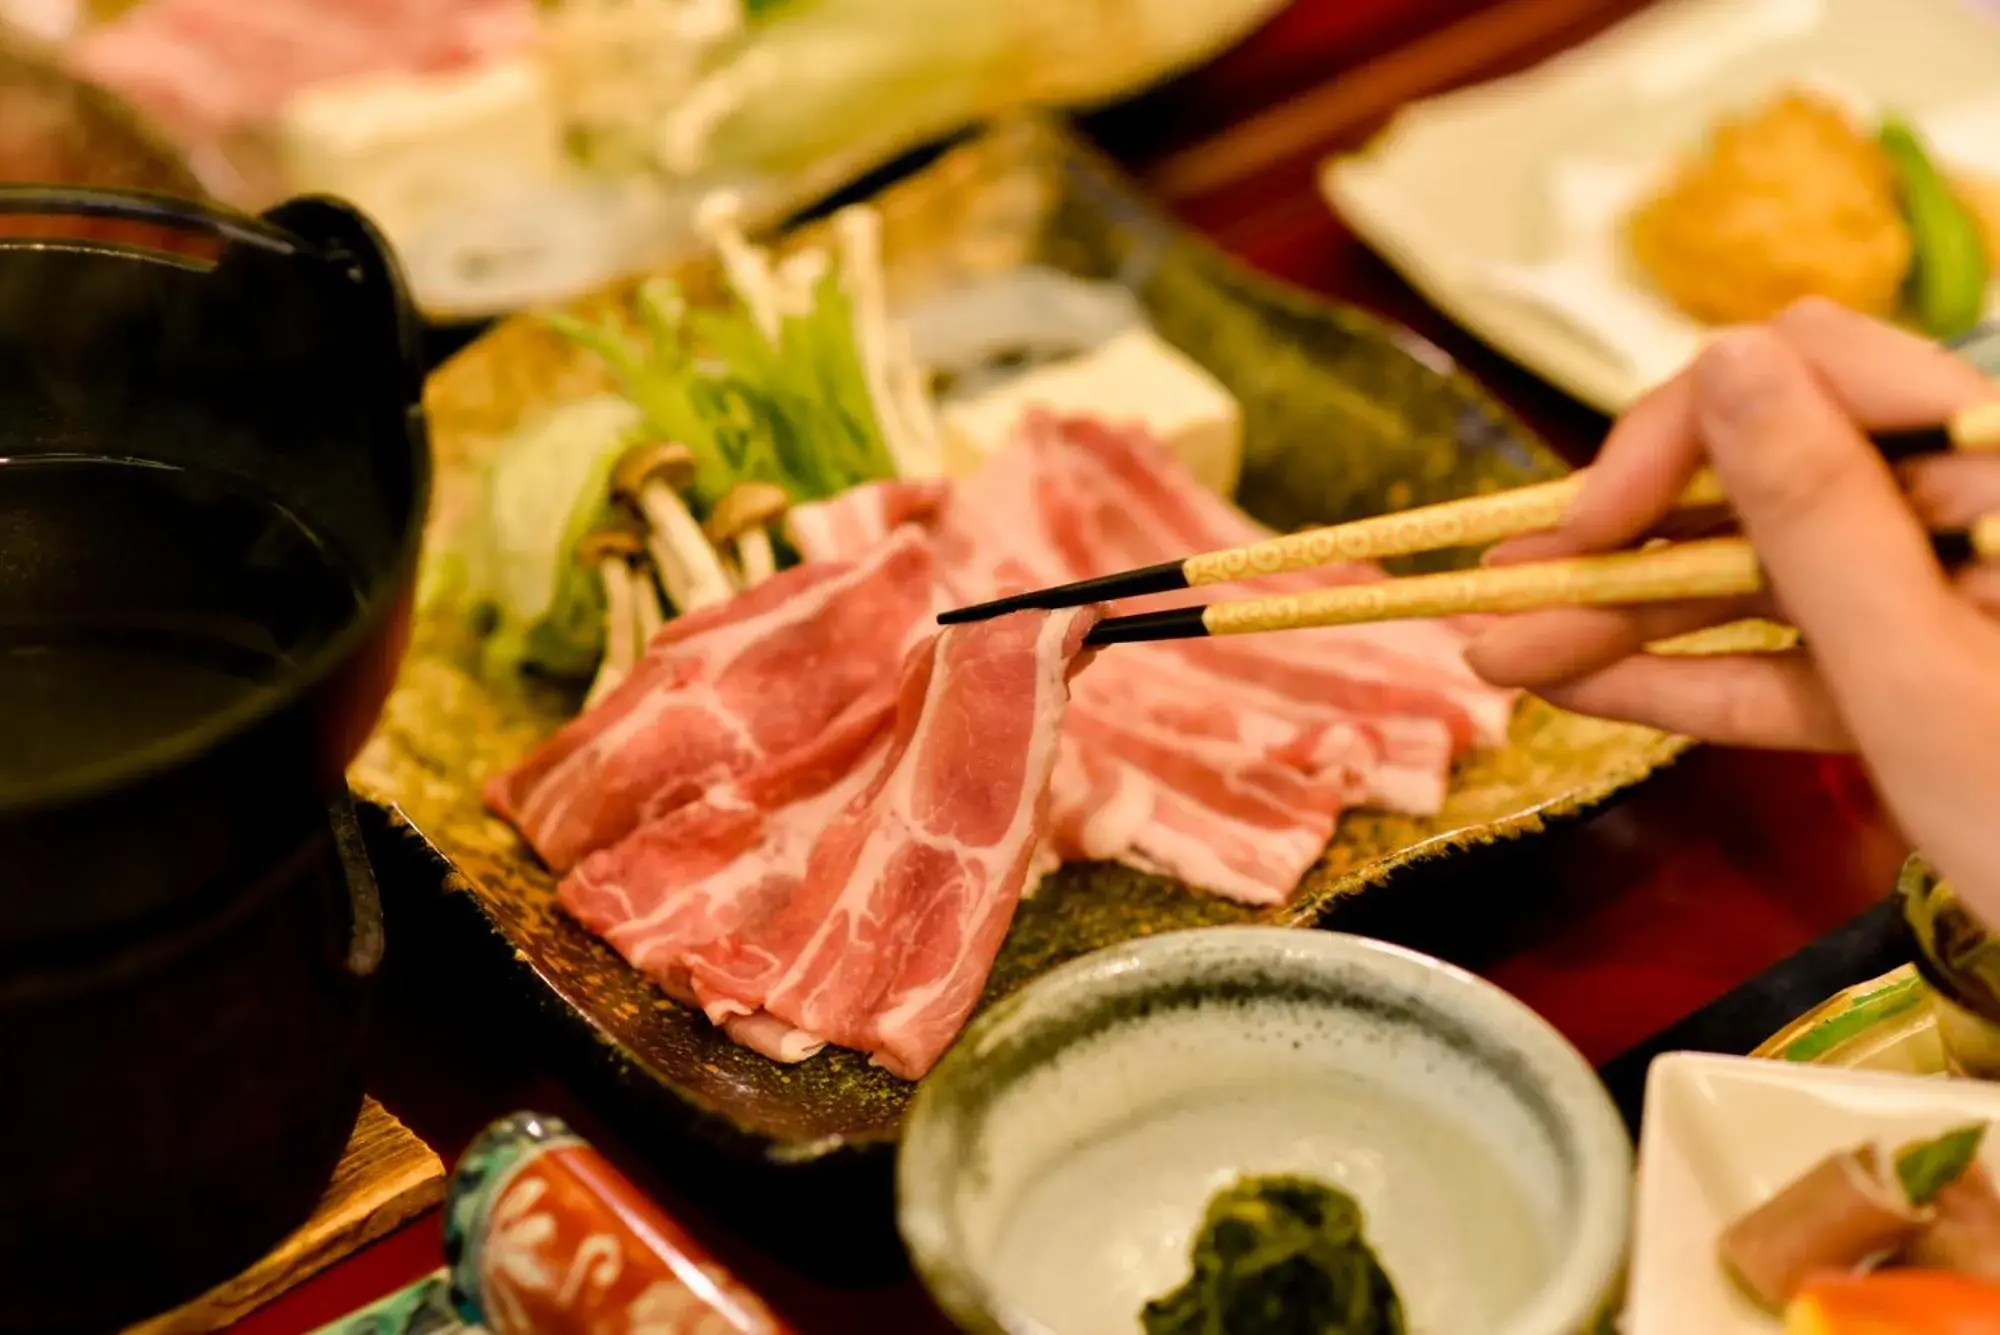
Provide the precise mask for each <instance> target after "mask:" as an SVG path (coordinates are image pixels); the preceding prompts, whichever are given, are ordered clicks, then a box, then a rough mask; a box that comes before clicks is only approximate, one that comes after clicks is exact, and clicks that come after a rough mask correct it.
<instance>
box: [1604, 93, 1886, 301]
mask: <svg viewBox="0 0 2000 1335" xmlns="http://www.w3.org/2000/svg"><path fill="white" fill-rule="evenodd" d="M1629 240H1630V243H1631V247H1632V253H1633V255H1634V257H1635V258H1636V259H1637V260H1638V261H1639V264H1640V265H1641V266H1642V267H1643V268H1644V269H1645V271H1646V273H1647V274H1648V275H1649V276H1650V277H1651V278H1652V280H1653V281H1654V282H1655V283H1656V284H1658V285H1659V287H1660V289H1661V290H1662V291H1663V292H1665V293H1666V294H1667V296H1668V297H1670V298H1672V300H1673V301H1674V303H1675V304H1676V305H1678V306H1680V307H1681V308H1682V309H1683V310H1685V311H1687V312H1688V313H1689V314H1690V315H1694V316H1697V317H1698V318H1700V319H1703V320H1707V321H1710V322H1713V323H1717V324H1730V323H1736V322H1740V321H1752V320H1762V319H1766V318H1768V317H1770V316H1772V315H1775V314H1776V313H1777V312H1778V311H1780V310H1782V309H1784V307H1785V306H1786V305H1788V304H1789V303H1791V302H1792V301H1795V300H1797V299H1798V298H1800V297H1805V296H1822V297H1828V298H1831V299H1832V300H1834V301H1837V302H1840V303H1841V304H1842V305H1845V306H1850V307H1853V308H1854V309H1855V310H1858V311H1863V312H1866V313H1868V314H1870V315H1888V314H1890V313H1891V312H1893V311H1894V309H1895V307H1896V300H1897V294H1898V289H1899V287H1900V286H1901V284H1902V281H1903V276H1904V274H1905V272H1906V271H1907V270H1908V269H1909V265H1910V236H1909V230H1908V228H1907V227H1906V225H1905V224H1904V222H1903V216H1902V212H1901V210H1900V208H1899V207H1898V205H1897V201H1896V189H1895V180H1894V177H1893V175H1892V171H1891V167H1890V164H1889V162H1888V160H1887V158H1886V157H1885V155H1884V154H1883V153H1882V151H1881V150H1880V149H1879V148H1878V147H1877V146H1876V144H1875V142H1874V140H1873V139H1871V138H1869V137H1868V136H1867V135H1866V134H1865V133H1863V132H1862V131H1861V130H1860V129H1858V128H1857V127H1856V126H1855V125H1854V124H1853V123H1852V122H1851V121H1850V120H1849V119H1848V117H1847V114H1846V112H1844V111H1843V110H1842V109H1841V108H1840V107H1839V106H1837V105H1835V104H1833V103H1831V102H1829V101H1827V100H1826V99H1825V98H1822V97H1819V96H1816V95H1814V94H1811V93H1806V92H1799V91H1791V92H1787V93H1785V94H1783V95H1782V96H1780V97H1779V98H1778V99H1777V100H1775V101H1773V102H1771V103H1770V104H1768V105H1767V106H1765V107H1764V108H1762V109H1761V110H1759V111H1756V112H1754V113H1752V114H1750V115H1748V116H1745V117H1742V118H1738V119H1730V120H1725V121H1723V122H1722V123H1720V124H1719V125H1717V126H1716V128H1715V131H1714V133H1713V135H1712V136H1711V137H1710V140H1709V143H1708V145H1707V146H1706V149H1705V150H1704V151H1703V152H1702V153H1700V154H1698V155H1697V156H1695V157H1693V158H1691V159H1689V160H1687V161H1686V162H1684V163H1683V164H1681V166H1680V169H1679V170H1678V171H1677V172H1676V173H1675V176H1674V178H1673V179H1672V180H1671V181H1670V182H1669V183H1668V184H1667V186H1666V188H1665V189H1664V190H1662V191H1661V192H1660V193H1659V194H1658V195H1656V196H1654V197H1653V198H1652V199H1650V200H1648V201H1647V202H1646V203H1644V204H1642V205H1641V206H1640V207H1639V208H1638V209H1637V210H1636V211H1635V212H1634V213H1633V215H1632V217H1631V219H1630V222H1629Z"/></svg>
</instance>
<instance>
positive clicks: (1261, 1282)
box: [1140, 1177, 1404, 1335]
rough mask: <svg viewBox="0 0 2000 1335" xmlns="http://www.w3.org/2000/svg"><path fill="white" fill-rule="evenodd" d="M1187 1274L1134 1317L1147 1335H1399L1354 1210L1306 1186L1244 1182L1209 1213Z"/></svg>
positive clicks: (1395, 1302) (1396, 1306)
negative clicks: (1179, 1285) (1189, 1273)
mask: <svg viewBox="0 0 2000 1335" xmlns="http://www.w3.org/2000/svg"><path fill="white" fill-rule="evenodd" d="M1193 1261H1194V1273H1193V1275H1191V1276H1190V1277H1189V1279H1188V1281H1187V1283H1185V1284H1183V1285H1182V1286H1181V1287H1180V1288H1178V1289H1176V1290H1175V1291H1174V1292H1172V1293H1170V1294H1167V1295H1165V1296H1163V1297H1160V1298H1156V1299H1154V1300H1153V1301H1152V1302H1150V1303H1148V1304H1147V1305H1146V1308H1145V1310H1144V1311H1143V1312H1142V1313H1141V1314H1140V1322H1141V1324H1142V1325H1143V1326H1144V1327H1145V1330H1146V1335H1402V1333H1403V1330H1404V1325H1403V1307H1402V1302H1401V1300H1400V1299H1398V1298H1397V1296H1396V1289H1395V1286H1394V1285H1393V1284H1391V1283H1390V1281H1389V1276H1388V1274H1387V1273H1386V1272H1385V1271H1384V1270H1383V1269H1382V1266H1381V1264H1380V1263H1379V1262H1378V1261H1377V1260H1376V1259H1375V1254H1374V1252H1372V1251H1370V1250H1369V1247H1368V1243H1367V1241H1366V1239H1365V1238H1364V1237H1363V1236H1362V1219H1361V1207H1360V1206H1359V1205H1357V1204H1356V1203H1355V1201H1354V1198H1353V1197H1351V1196H1349V1195H1348V1194H1347V1193H1346V1192H1343V1191H1340V1190H1338V1189H1336V1188H1334V1187H1329V1186H1325V1185H1323V1184H1321V1183H1318V1182H1314V1181H1311V1180H1310V1179H1307V1178H1298V1177H1253V1178H1245V1179H1243V1180H1242V1181H1240V1182H1238V1183H1236V1184H1235V1185H1234V1186H1232V1187H1229V1188H1228V1189H1227V1190H1224V1191H1222V1192H1220V1193H1218V1194H1217V1195H1216V1197H1215V1198H1214V1199H1213V1200H1211V1201H1210V1202H1209V1204H1208V1211H1207V1213H1206V1215H1205V1216H1204V1217H1203V1219H1202V1224H1201V1230H1200V1232H1199V1233H1198V1234H1197V1236H1196V1238H1195V1244H1194V1255H1193Z"/></svg>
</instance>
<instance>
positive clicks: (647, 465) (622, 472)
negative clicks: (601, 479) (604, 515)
mask: <svg viewBox="0 0 2000 1335" xmlns="http://www.w3.org/2000/svg"><path fill="white" fill-rule="evenodd" d="M656 479H657V480H658V481H661V482H664V483H666V484H667V485H668V486H669V487H672V488H673V489H674V490H675V491H684V490H686V489H687V486H688V484H689V483H691V482H693V481H694V451H693V450H691V449H689V448H688V447H687V446H685V445H683V444H681V443H680V442H679V441H677V440H648V441H641V442H640V443H639V444H637V445H634V446H632V447H631V448H630V449H628V450H626V451H625V453H623V454H621V455H619V456H618V463H617V466H616V467H614V468H613V469H612V470H611V490H612V491H613V492H614V493H616V494H617V495H620V496H633V497H636V496H637V495H638V494H639V492H640V490H641V489H642V488H644V487H645V485H646V484H647V483H648V482H652V481H654V480H656Z"/></svg>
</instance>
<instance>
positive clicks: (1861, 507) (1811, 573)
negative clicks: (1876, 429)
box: [1693, 328, 1963, 697]
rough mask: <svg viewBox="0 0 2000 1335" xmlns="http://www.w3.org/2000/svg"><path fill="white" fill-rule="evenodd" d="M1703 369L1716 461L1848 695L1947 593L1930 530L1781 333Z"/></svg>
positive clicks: (1715, 350)
mask: <svg viewBox="0 0 2000 1335" xmlns="http://www.w3.org/2000/svg"><path fill="white" fill-rule="evenodd" d="M1890 369H1891V371H1894V370H1896V369H1899V368H1897V367H1896V366H1893V365H1892V367H1891V368H1890ZM1694 370H1695V375H1694V378H1693V384H1694V387H1695V414H1696V417H1697V418H1698V421H1699V434H1700V437H1701V439H1702V440H1703V441H1704V442H1705V443H1706V445H1707V447H1708V454H1709V458H1710V460H1711V462H1712V463H1713V464H1714V467H1715V471H1716V472H1717V473H1718V474H1719V475H1720V476H1721V478H1722V483H1723V486H1724V488H1725V489H1726V490H1727V491H1728V494H1729V497H1730V500H1731V501H1732V503H1733V504H1734V506H1735V508H1736V513H1737V516H1738V518H1740V519H1741V521H1742V523H1743V528H1744V532H1745V533H1746V534H1747V536H1748V537H1749V538H1750V540H1751V541H1752V542H1753V543H1755V544H1756V547H1757V555H1758V558H1759V560H1760V561H1761V562H1762V563H1763V565H1764V568H1765V571H1766V573H1767V575H1768V577H1769V579H1770V581H1771V584H1772V586H1773V587H1774V588H1775V589H1776V590H1777V591H1778V592H1779V593H1780V594H1781V595H1782V597H1783V599H1784V602H1785V606H1786V608H1787V610H1788V611H1789V612H1790V613H1791V614H1792V616H1793V617H1794V618H1795V619H1796V621H1797V623H1798V625H1799V628H1800V629H1801V630H1803V631H1804V632H1805V633H1806V636H1807V641H1808V643H1810V644H1811V645H1812V646H1813V647H1814V649H1815V651H1816V653H1817V655H1818V656H1820V657H1821V658H1822V659H1823V661H1824V664H1825V670H1826V672H1827V673H1828V676H1829V678H1830V679H1833V685H1834V688H1835V693H1836V694H1837V695H1842V696H1843V697H1847V694H1848V693H1847V692H1845V691H1843V690H1842V689H1841V687H1842V685H1843V683H1842V681H1841V680H1839V679H1840V678H1841V677H1847V678H1848V681H1847V682H1846V683H1845V684H1846V685H1847V686H1848V687H1850V688H1852V689H1855V690H1857V691H1858V690H1860V689H1861V687H1862V685H1863V679H1869V678H1872V677H1873V676H1874V675H1875V674H1876V670H1877V669H1879V668H1881V667H1882V666H1883V665H1884V659H1885V655H1887V656H1888V657H1890V658H1894V657H1897V656H1908V654H1909V653H1910V652H1911V650H1912V648H1913V647H1914V646H1915V645H1917V644H1920V643H1921V642H1922V641H1921V639H1919V638H1917V636H1918V632H1919V631H1920V630H1921V629H1922V627H1923V626H1924V625H1925V624H1926V623H1929V622H1933V621H1934V620H1935V617H1936V614H1937V613H1938V612H1939V610H1940V608H1941V606H1942V605H1943V604H1944V603H1945V601H1946V600H1947V598H1948V591H1949V585H1947V584H1946V582H1945V579H1944V574H1943V571H1942V570H1941V569H1940V568H1939V565H1938V562H1937V559H1936V557H1935V556H1934V555H1933V553H1932V550H1931V544H1930V541H1929V539H1928V537H1927V536H1926V534H1925V532H1924V529H1923V526H1922V525H1921V524H1920V523H1919V522H1918V520H1917V517H1916V514H1915V512H1914V511H1912V510H1911V508H1910V506H1909V503H1908V500H1907V498H1906V497H1905V496H1904V495H1903V493H1902V491H1901V489H1900V488H1899V487H1898V486H1897V483H1896V478H1895V475H1894V474H1893V473H1892V472H1891V471H1890V468H1889V465H1888V464H1887V463H1886V462H1884V460H1883V459H1882V456H1881V455H1880V454H1879V453H1877V452H1876V451H1875V449H1874V448H1873V447H1872V446H1871V445H1870V444H1869V442H1868V441H1867V439H1866V438H1865V437H1864V436H1863V435H1862V434H1861V432H1860V430H1859V429H1858V428H1857V426H1856V424H1855V422H1854V420H1853V419H1852V418H1851V417H1849V416H1848V414H1847V412H1846V411H1845V408H1844V406H1843V405H1842V404H1841V403H1839V402H1838V401H1836V399H1835V398H1834V397H1833V395H1832V394H1831V392H1830V391H1829V389H1828V387H1827V385H1826V383H1825V382H1824V380H1823V379H1822V378H1821V377H1819V376H1818V375H1816V374H1815V372H1814V370H1813V368H1812V366H1811V364H1810V363H1809V362H1808V361H1807V360H1806V359H1805V358H1804V357H1803V356H1801V355H1800V353H1799V352H1798V351H1797V350H1796V349H1794V348H1793V346H1792V345H1791V344H1790V343H1789V342H1787V341H1786V340H1784V339H1782V338H1781V337H1779V336H1778V335H1777V334H1776V333H1774V332H1773V331H1772V330H1769V329H1763V328H1749V329H1742V330H1738V331H1735V332H1732V333H1730V334H1726V335H1724V336H1723V337H1721V338H1719V339H1717V340H1716V341H1714V342H1713V343H1711V344H1709V346H1708V347H1707V348H1706V349H1705V350H1704V351H1703V352H1702V354H1701V356H1700V357H1698V358H1697V359H1696V361H1695V367H1694ZM1956 406H1963V404H1962V403H1961V404H1959V405H1956ZM1899 641H1900V642H1899Z"/></svg>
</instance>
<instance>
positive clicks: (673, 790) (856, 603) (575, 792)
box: [486, 527, 937, 871]
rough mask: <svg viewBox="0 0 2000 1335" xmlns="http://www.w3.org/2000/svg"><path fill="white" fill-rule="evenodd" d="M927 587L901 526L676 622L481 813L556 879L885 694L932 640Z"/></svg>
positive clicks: (913, 535)
mask: <svg viewBox="0 0 2000 1335" xmlns="http://www.w3.org/2000/svg"><path fill="white" fill-rule="evenodd" d="M936 587H937V585H936V568H935V563H934V561H933V559H932V555H931V543H930V540H929V539H928V538H927V537H925V535H924V534H923V533H922V532H921V531H919V530H917V529H916V528H913V527H908V528H904V529H902V530H900V531H899V532H897V533H896V534H895V535H894V536H893V537H892V538H891V539H890V540H889V541H887V542H884V543H880V544H878V545H877V546H875V547H874V548H872V549H871V550H869V551H868V552H867V553H866V555H864V556H863V557H861V558H860V559H858V560H855V561H851V562H815V563H809V564H807V565H802V566H797V567H795V568H793V569H791V570H788V571H785V572H783V573H782V574H780V575H778V576H776V577H775V578H773V579H770V580H767V581H766V582H764V583H763V584H760V585H758V586H757V587H755V588H753V589H751V590H749V591H748V592H746V593H744V594H742V595H741V596H739V597H737V598H734V599H732V600H730V601H729V602H727V603H723V604H721V605H719V606H714V607H705V608H702V609H701V610H699V611H697V612H694V613H691V614H689V615H687V616H683V617H679V618H676V619H675V620H673V621H670V622H668V623H667V625H666V627H665V628H664V629H662V630H661V631H660V633H659V634H658V635H656V636H655V637H654V639H653V642H652V644H651V645H650V646H649V647H648V648H647V651H646V655H645V657H644V658H642V659H641V660H640V661H639V663H638V665H637V666H635V667H634V668H633V670H632V672H631V673H630V674H629V675H627V677H626V678H625V680H624V681H623V682H622V683H620V684H619V686H618V687H617V688H616V689H615V690H613V691H612V692H611V694H610V695H608V696H606V697H605V699H604V701H603V702H602V703H601V704H600V705H598V707H597V708H595V709H593V710H591V711H589V712H588V713H586V714H583V715H581V716H579V717H578V718H575V719H572V720H571V721H570V722H569V723H568V724H567V725H566V726H565V727H563V728H562V729H561V730H560V731H558V732H557V733H556V734H555V735H554V736H553V737H550V738H549V739H548V740H547V741H546V742H544V743H543V744H542V745H541V746H539V747H537V748H536V749H535V751H533V752H532V753H531V754H530V755H529V756H528V757H527V759H525V760H523V761H522V762H521V763H520V764H519V765H518V766H516V767H515V768H514V769H512V770H510V771H508V772H507V773H505V774H502V775H500V776H498V777H497V778H495V779H494V780H492V781H491V782H490V783H488V785H487V788H486V801H487V805H488V806H490V807H491V808H492V809H493V810H494V811H495V812H496V813H497V814H499V815H500V816H502V817H503V818H505V819H506V820H507V821H508V822H509V823H511V824H512V825H513V826H514V827H515V828H516V829H518V830H519V831H520V832H521V833H522V835H523V836H524V837H526V839H527V840H528V842H529V843H530V844H532V845H533V846H534V848H535V851H536V852H537V853H538V854H540V855H541V858H542V860H543V861H544V862H545V863H547V864H548V865H549V867H551V868H552V869H554V870H556V871H566V870H568V869H569V868H570V867H571V866H573V865H575V863H576V862H577V860H578V859H580V858H582V857H583V856H585V855H586V854H589V853H592V852H595V851H596V850H598V849H600V848H606V847H609V846H610V845H611V844H613V843H616V842H617V841H618V840H620V839H622V838H624V837H625V836H626V835H628V834H630V833H631V832H632V831H633V830H635V829H637V828H638V827H639V826H640V825H641V824H643V823H644V822H646V821H647V820H650V819H652V818H654V817H656V816H661V815H664V814H666V813H667V812H669V811H672V810H674V809H675V808H677V807H680V806H683V805H685V804H686V803H688V802H691V801H693V800H694V799H696V798H698V797H700V796H701V795H702V794H704V793H706V792H707V791H708V790H709V789H710V788H713V787H714V786H715V785H717V784H719V783H722V782H724V781H726V780H728V779H730V778H731V777H733V776H735V775H738V774H741V773H743V772H745V771H747V770H749V769H751V768H752V767H754V766H756V765H758V764H760V763H763V762H765V761H768V760H771V759H772V758H774V757H777V756H781V755H784V754H785V753H787V752H790V751H792V750H793V749H794V748H796V747H799V746H801V745H803V744H804V743H806V742H808V741H810V740H811V739H812V738H814V737H815V736H817V735H818V734H819V733H820V732H821V731H822V730H823V729H824V728H826V726H827V725H828V724H829V723H831V722H832V721H833V720H834V719H835V718H836V717H838V716H839V715H840V714H841V712H842V711H843V710H845V709H846V708H847V707H848V706H849V705H851V704H852V703H853V702H854V701H855V700H856V699H858V698H859V697H861V696H862V695H864V694H866V693H868V692H869V691H872V690H876V689H878V688H880V687H882V685H883V684H884V683H885V682H887V681H890V680H892V679H893V677H894V674H895V672H896V669H897V665H898V664H899V663H900V662H901V661H902V659H903V657H904V655H905V654H906V653H907V652H908V651H909V649H910V647H911V646H912V645H914V644H915V643H916V642H917V641H918V640H919V639H921V638H922V637H923V636H924V635H925V634H927V633H928V632H929V630H930V626H931V617H932V616H933V615H934V613H935V611H936V604H935V596H936ZM806 665H810V670H802V668H803V667H805V666H806Z"/></svg>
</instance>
